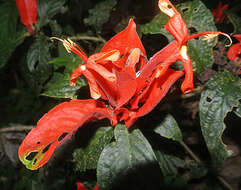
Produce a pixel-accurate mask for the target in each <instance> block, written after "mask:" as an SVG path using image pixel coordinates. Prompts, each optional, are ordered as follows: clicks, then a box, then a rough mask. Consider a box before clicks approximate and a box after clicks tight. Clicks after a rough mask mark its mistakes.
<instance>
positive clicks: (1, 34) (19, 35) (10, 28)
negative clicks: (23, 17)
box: [0, 2, 27, 68]
mask: <svg viewBox="0 0 241 190" xmlns="http://www.w3.org/2000/svg"><path fill="white" fill-rule="evenodd" d="M0 14H1V16H0V26H1V30H0V68H2V67H3V66H4V65H5V64H6V63H7V61H8V59H9V58H10V57H11V55H12V53H13V52H14V50H15V49H16V47H17V46H18V45H20V44H21V43H22V42H23V40H24V38H25V37H26V36H27V35H24V34H23V31H24V26H23V25H21V26H20V29H19V30H17V20H18V18H19V15H18V11H17V8H16V3H15V2H6V3H3V4H1V5H0Z"/></svg>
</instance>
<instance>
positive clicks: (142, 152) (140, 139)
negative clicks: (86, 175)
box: [97, 124, 160, 190]
mask: <svg viewBox="0 0 241 190" xmlns="http://www.w3.org/2000/svg"><path fill="white" fill-rule="evenodd" d="M114 135H115V139H116V141H115V142H112V143H111V144H109V145H107V146H106V147H105V148H104V150H103V151H102V153H101V155H100V158H99V162H98V165H97V183H98V186H99V187H100V189H103V190H105V189H111V188H116V187H118V186H119V185H122V186H125V185H126V186H128V187H129V188H130V189H132V188H133V189H134V187H141V184H143V182H145V181H148V178H149V177H150V176H152V175H153V174H155V167H153V166H152V164H153V163H155V162H156V156H155V154H154V152H153V150H152V148H151V146H150V144H149V142H148V141H147V140H146V138H145V137H144V136H143V134H142V133H141V131H140V130H139V129H136V130H134V131H132V132H128V130H127V129H126V126H124V125H121V124H119V125H117V126H116V127H115V130H114ZM146 167H147V168H149V169H152V171H151V172H152V173H149V174H148V172H147V171H146V170H145V169H147V168H146ZM157 171H158V170H157ZM145 172H146V173H145ZM149 172H150V171H149ZM144 173H145V176H143V175H144ZM128 175H129V176H128ZM132 175H133V176H132ZM148 175H150V176H148ZM133 177H135V178H134V179H135V181H139V183H138V184H135V186H132V185H133V184H131V179H133ZM152 177H153V178H152V182H153V184H149V188H150V189H151V187H153V185H156V184H155V180H156V177H158V175H157V176H152ZM128 179H129V180H130V181H129V184H124V183H126V182H125V180H128ZM158 180H160V179H158ZM116 183H117V184H116ZM119 183H120V184H119ZM137 189H138V188H137ZM142 189H145V186H143V187H142Z"/></svg>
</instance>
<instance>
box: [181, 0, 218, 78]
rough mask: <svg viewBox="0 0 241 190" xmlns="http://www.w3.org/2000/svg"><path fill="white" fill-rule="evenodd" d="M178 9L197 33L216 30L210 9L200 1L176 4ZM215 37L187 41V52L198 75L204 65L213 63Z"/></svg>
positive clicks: (191, 28)
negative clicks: (205, 39)
mask: <svg viewBox="0 0 241 190" xmlns="http://www.w3.org/2000/svg"><path fill="white" fill-rule="evenodd" d="M178 11H179V12H180V13H181V15H182V17H183V19H184V20H185V21H186V24H187V27H188V29H189V30H196V31H197V32H198V33H200V32H206V31H217V29H216V27H215V24H214V21H213V16H212V13H211V11H210V10H209V9H208V8H207V7H206V6H205V5H204V4H203V3H202V2H201V1H200V0H194V1H189V2H186V3H183V4H180V5H179V6H178ZM216 43H217V38H215V39H211V40H208V41H203V40H196V39H193V40H190V41H188V54H189V56H190V58H191V60H192V63H193V69H194V71H195V72H196V73H197V74H198V75H199V74H201V73H202V72H203V71H204V69H205V67H211V66H212V64H213V61H214V59H213V50H212V49H213V47H214V46H215V45H216Z"/></svg>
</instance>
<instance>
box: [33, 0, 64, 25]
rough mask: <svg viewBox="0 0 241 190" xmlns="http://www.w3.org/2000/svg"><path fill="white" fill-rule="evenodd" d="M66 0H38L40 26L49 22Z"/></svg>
mask: <svg viewBox="0 0 241 190" xmlns="http://www.w3.org/2000/svg"><path fill="white" fill-rule="evenodd" d="M64 3H65V0H51V1H50V0H38V16H39V19H38V23H37V24H38V25H39V28H41V27H42V26H44V25H46V24H48V23H49V22H50V19H51V18H52V17H53V16H55V15H56V14H58V13H59V12H60V8H61V7H62V6H63V4H64Z"/></svg>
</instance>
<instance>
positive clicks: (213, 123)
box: [199, 71, 241, 167]
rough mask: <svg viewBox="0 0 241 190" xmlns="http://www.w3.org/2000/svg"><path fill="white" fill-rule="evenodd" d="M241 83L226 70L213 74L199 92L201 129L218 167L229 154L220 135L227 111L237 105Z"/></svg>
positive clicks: (223, 127)
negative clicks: (203, 88)
mask: <svg viewBox="0 0 241 190" xmlns="http://www.w3.org/2000/svg"><path fill="white" fill-rule="evenodd" d="M240 94H241V83H240V79H239V77H235V76H233V75H232V74H230V73H229V72H228V71H224V72H220V73H217V74H216V75H214V76H213V77H212V78H211V79H210V80H209V81H208V82H207V83H206V88H205V90H204V91H203V92H202V94H201V100H200V103H199V110H200V123H201V130H202V134H203V136H204V139H205V142H206V144H207V147H208V150H209V152H210V154H211V157H212V159H213V162H214V164H215V166H217V167H219V166H220V165H221V164H222V162H223V161H224V160H225V159H226V158H227V157H228V156H229V155H230V154H231V153H230V152H229V151H228V150H227V149H226V146H225V145H224V144H223V142H222V140H221V137H222V134H223V131H224V130H225V128H226V126H225V124H224V118H225V117H226V115H227V113H228V112H230V111H232V109H233V108H234V107H237V106H238V105H239V99H241V96H240Z"/></svg>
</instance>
